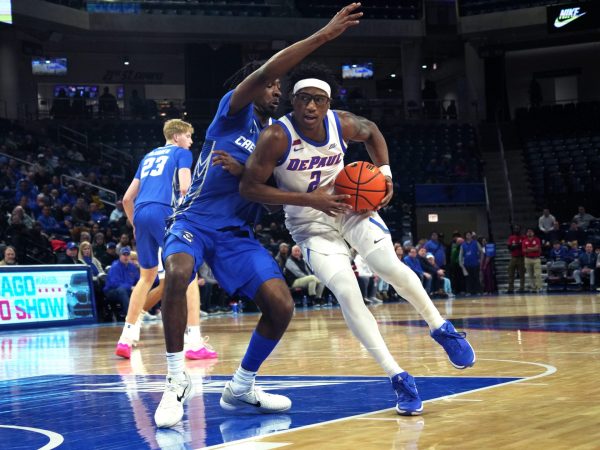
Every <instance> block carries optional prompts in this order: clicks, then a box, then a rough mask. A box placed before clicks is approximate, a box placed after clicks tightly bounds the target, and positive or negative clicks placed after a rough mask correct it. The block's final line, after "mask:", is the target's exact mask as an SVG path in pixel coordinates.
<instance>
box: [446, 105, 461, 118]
mask: <svg viewBox="0 0 600 450" xmlns="http://www.w3.org/2000/svg"><path fill="white" fill-rule="evenodd" d="M446 118H447V119H448V120H456V119H457V118H458V111H457V110H456V100H450V104H449V105H448V107H447V108H446Z"/></svg>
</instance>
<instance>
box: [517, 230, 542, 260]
mask: <svg viewBox="0 0 600 450" xmlns="http://www.w3.org/2000/svg"><path fill="white" fill-rule="evenodd" d="M529 234H530V233H527V237H526V238H524V239H523V242H522V244H521V245H522V247H523V255H525V257H526V258H539V257H540V256H542V241H540V238H538V237H536V236H529ZM532 234H533V233H532Z"/></svg>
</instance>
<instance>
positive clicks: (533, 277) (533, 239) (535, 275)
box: [521, 228, 542, 292]
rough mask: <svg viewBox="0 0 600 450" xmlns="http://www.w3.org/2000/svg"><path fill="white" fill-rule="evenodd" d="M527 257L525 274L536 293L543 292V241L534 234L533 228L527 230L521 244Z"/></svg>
mask: <svg viewBox="0 0 600 450" xmlns="http://www.w3.org/2000/svg"><path fill="white" fill-rule="evenodd" d="M521 247H522V249H523V256H524V257H525V272H526V273H527V277H528V278H529V284H530V285H531V289H532V290H533V291H534V292H541V290H542V262H541V260H540V257H541V256H542V241H541V240H540V238H538V237H537V236H536V235H535V234H534V230H533V228H527V235H526V237H525V238H524V239H523V242H522V243H521Z"/></svg>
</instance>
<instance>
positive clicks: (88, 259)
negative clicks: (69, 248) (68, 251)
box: [78, 241, 106, 282]
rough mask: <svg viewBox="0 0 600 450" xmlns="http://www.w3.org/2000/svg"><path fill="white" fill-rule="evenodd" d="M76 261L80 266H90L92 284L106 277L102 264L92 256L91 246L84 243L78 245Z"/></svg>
mask: <svg viewBox="0 0 600 450" xmlns="http://www.w3.org/2000/svg"><path fill="white" fill-rule="evenodd" d="M78 259H79V263H80V264H86V265H88V266H90V268H91V270H92V276H93V277H94V282H97V281H98V280H99V279H100V278H103V277H105V276H106V272H104V269H103V268H102V263H101V262H100V261H98V259H96V257H95V256H94V251H93V249H92V244H90V243H89V242H87V241H85V242H82V243H81V244H80V246H79V254H78Z"/></svg>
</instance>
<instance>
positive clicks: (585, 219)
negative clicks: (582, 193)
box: [573, 206, 596, 231]
mask: <svg viewBox="0 0 600 450" xmlns="http://www.w3.org/2000/svg"><path fill="white" fill-rule="evenodd" d="M592 220H596V217H594V216H592V215H591V214H588V213H586V212H585V208H584V207H583V206H580V207H579V208H578V213H577V214H575V215H574V216H573V222H575V223H577V226H578V227H579V229H580V230H583V231H585V230H587V229H588V227H589V226H590V222H591V221H592Z"/></svg>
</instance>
